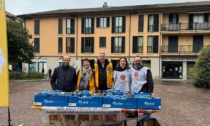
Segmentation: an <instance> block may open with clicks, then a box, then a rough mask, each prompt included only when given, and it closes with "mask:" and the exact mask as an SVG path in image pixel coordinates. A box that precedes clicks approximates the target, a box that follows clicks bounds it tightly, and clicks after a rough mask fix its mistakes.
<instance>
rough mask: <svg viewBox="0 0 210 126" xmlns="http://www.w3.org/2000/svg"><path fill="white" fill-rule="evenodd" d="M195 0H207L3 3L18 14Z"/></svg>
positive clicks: (24, 0)
mask: <svg viewBox="0 0 210 126" xmlns="http://www.w3.org/2000/svg"><path fill="white" fill-rule="evenodd" d="M195 1H208V0H5V4H6V10H7V11H8V12H10V13H12V14H15V15H20V14H27V13H33V12H41V11H49V10H57V9H65V8H66V9H71V8H95V7H102V5H103V3H104V2H107V3H108V5H109V6H111V7H113V6H130V5H146V4H162V3H179V2H195Z"/></svg>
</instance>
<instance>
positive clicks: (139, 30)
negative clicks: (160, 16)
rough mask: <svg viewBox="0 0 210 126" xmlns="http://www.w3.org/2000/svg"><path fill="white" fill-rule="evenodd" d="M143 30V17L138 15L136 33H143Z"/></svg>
mask: <svg viewBox="0 0 210 126" xmlns="http://www.w3.org/2000/svg"><path fill="white" fill-rule="evenodd" d="M143 30H144V15H139V27H138V32H143Z"/></svg>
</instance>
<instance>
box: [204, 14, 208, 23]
mask: <svg viewBox="0 0 210 126" xmlns="http://www.w3.org/2000/svg"><path fill="white" fill-rule="evenodd" d="M204 22H209V14H208V13H205V14H204Z"/></svg>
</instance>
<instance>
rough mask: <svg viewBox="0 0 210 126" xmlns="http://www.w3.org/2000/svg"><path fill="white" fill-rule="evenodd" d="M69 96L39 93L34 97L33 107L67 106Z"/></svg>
mask: <svg viewBox="0 0 210 126" xmlns="http://www.w3.org/2000/svg"><path fill="white" fill-rule="evenodd" d="M68 101H69V96H68V95H67V94H60V95H43V94H41V93H38V94H35V95H34V105H35V106H61V107H64V106H68Z"/></svg>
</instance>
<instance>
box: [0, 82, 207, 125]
mask: <svg viewBox="0 0 210 126" xmlns="http://www.w3.org/2000/svg"><path fill="white" fill-rule="evenodd" d="M43 89H51V87H50V83H49V81H40V82H14V81H13V82H10V112H11V120H12V121H11V124H12V125H13V126H18V125H20V124H23V125H24V126H41V124H42V118H41V117H42V113H41V111H40V110H36V109H31V106H32V105H33V96H34V94H35V93H37V92H40V91H42V90H43ZM154 95H155V96H157V97H161V98H162V110H161V111H160V112H157V113H154V114H153V116H154V117H156V118H157V119H158V121H159V123H160V124H161V125H162V126H210V90H205V89H198V88H195V87H193V86H192V85H191V84H190V82H189V81H160V80H155V90H154ZM0 113H1V114H0V126H7V125H8V112H7V108H5V107H0Z"/></svg>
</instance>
